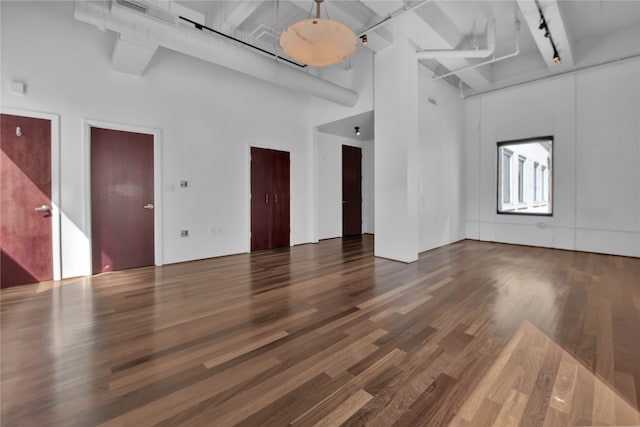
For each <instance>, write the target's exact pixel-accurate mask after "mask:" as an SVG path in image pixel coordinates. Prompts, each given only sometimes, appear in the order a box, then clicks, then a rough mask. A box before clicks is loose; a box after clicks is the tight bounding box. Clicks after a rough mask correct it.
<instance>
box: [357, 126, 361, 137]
mask: <svg viewBox="0 0 640 427" xmlns="http://www.w3.org/2000/svg"><path fill="white" fill-rule="evenodd" d="M356 135H358V136H359V135H360V126H356Z"/></svg>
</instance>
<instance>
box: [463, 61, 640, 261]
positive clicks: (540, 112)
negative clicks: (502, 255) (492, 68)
mask: <svg viewBox="0 0 640 427" xmlns="http://www.w3.org/2000/svg"><path fill="white" fill-rule="evenodd" d="M639 123H640V61H637V60H636V61H633V62H626V63H622V64H614V65H610V66H607V67H601V68H595V69H591V70H586V71H582V72H578V73H575V74H571V75H566V76H562V77H557V78H552V79H547V80H543V81H540V82H536V83H531V84H528V85H524V86H519V87H515V88H510V89H504V90H501V91H498V92H495V93H490V94H486V95H481V96H478V97H473V98H470V99H468V100H467V101H466V150H465V151H466V167H467V179H466V181H467V197H466V201H467V236H468V237H469V238H472V239H480V240H487V241H498V242H506V243H518V244H526V245H534V246H546V247H554V248H562V249H572V250H582V251H593V252H603V253H611V254H620V255H629V256H640V129H639V126H640V125H639ZM544 135H553V136H554V153H553V156H554V177H553V179H554V195H553V203H554V207H553V211H554V212H553V217H549V218H547V217H531V216H513V215H497V214H496V194H497V193H496V182H497V179H496V174H497V171H496V142H497V141H504V140H511V139H521V138H529V137H536V136H544Z"/></svg>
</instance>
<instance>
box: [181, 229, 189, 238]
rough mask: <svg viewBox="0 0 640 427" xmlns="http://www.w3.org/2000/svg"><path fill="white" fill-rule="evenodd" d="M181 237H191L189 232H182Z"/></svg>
mask: <svg viewBox="0 0 640 427" xmlns="http://www.w3.org/2000/svg"><path fill="white" fill-rule="evenodd" d="M180 237H189V230H180Z"/></svg>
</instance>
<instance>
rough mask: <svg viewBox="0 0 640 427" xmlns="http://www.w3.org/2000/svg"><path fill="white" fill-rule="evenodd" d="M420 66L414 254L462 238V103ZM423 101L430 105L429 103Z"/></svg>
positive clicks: (452, 91) (451, 89)
mask: <svg viewBox="0 0 640 427" xmlns="http://www.w3.org/2000/svg"><path fill="white" fill-rule="evenodd" d="M432 75H433V73H432V72H431V71H429V70H428V69H426V68H425V67H422V66H420V67H419V70H418V83H419V86H420V96H419V97H418V114H419V119H418V121H419V148H418V152H419V174H418V180H419V184H418V190H419V194H420V203H419V233H420V240H419V244H420V251H421V252H422V251H426V250H429V249H433V248H437V247H439V246H443V245H447V244H449V243H452V242H456V241H458V240H462V239H464V238H465V235H466V230H465V216H464V214H465V200H464V184H465V181H464V160H463V155H464V153H463V151H464V137H465V135H464V101H463V100H462V99H461V98H460V96H459V95H458V91H457V90H456V89H455V88H454V87H452V86H451V85H449V84H448V83H445V82H444V81H442V80H438V81H434V80H432ZM429 98H431V99H432V100H433V101H435V102H436V105H434V104H432V103H430V102H429Z"/></svg>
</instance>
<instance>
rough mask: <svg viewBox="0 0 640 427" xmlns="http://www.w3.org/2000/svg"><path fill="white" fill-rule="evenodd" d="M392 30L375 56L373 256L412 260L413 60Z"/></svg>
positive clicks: (414, 198) (415, 70)
mask: <svg viewBox="0 0 640 427" xmlns="http://www.w3.org/2000/svg"><path fill="white" fill-rule="evenodd" d="M415 51H416V48H415V46H413V44H412V43H411V42H410V41H409V40H408V39H406V37H403V36H402V35H401V34H396V36H395V39H394V44H393V45H392V46H390V47H388V48H386V49H384V50H382V51H380V52H378V53H377V54H376V55H375V63H374V64H375V69H374V89H375V92H374V94H375V100H374V107H375V143H374V152H375V172H374V174H375V255H376V256H379V257H384V258H389V259H393V260H398V261H402V262H407V263H409V262H413V261H417V260H418V248H419V240H418V239H419V230H418V227H419V225H418V206H419V205H418V202H419V193H418V61H417V60H416V55H415Z"/></svg>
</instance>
